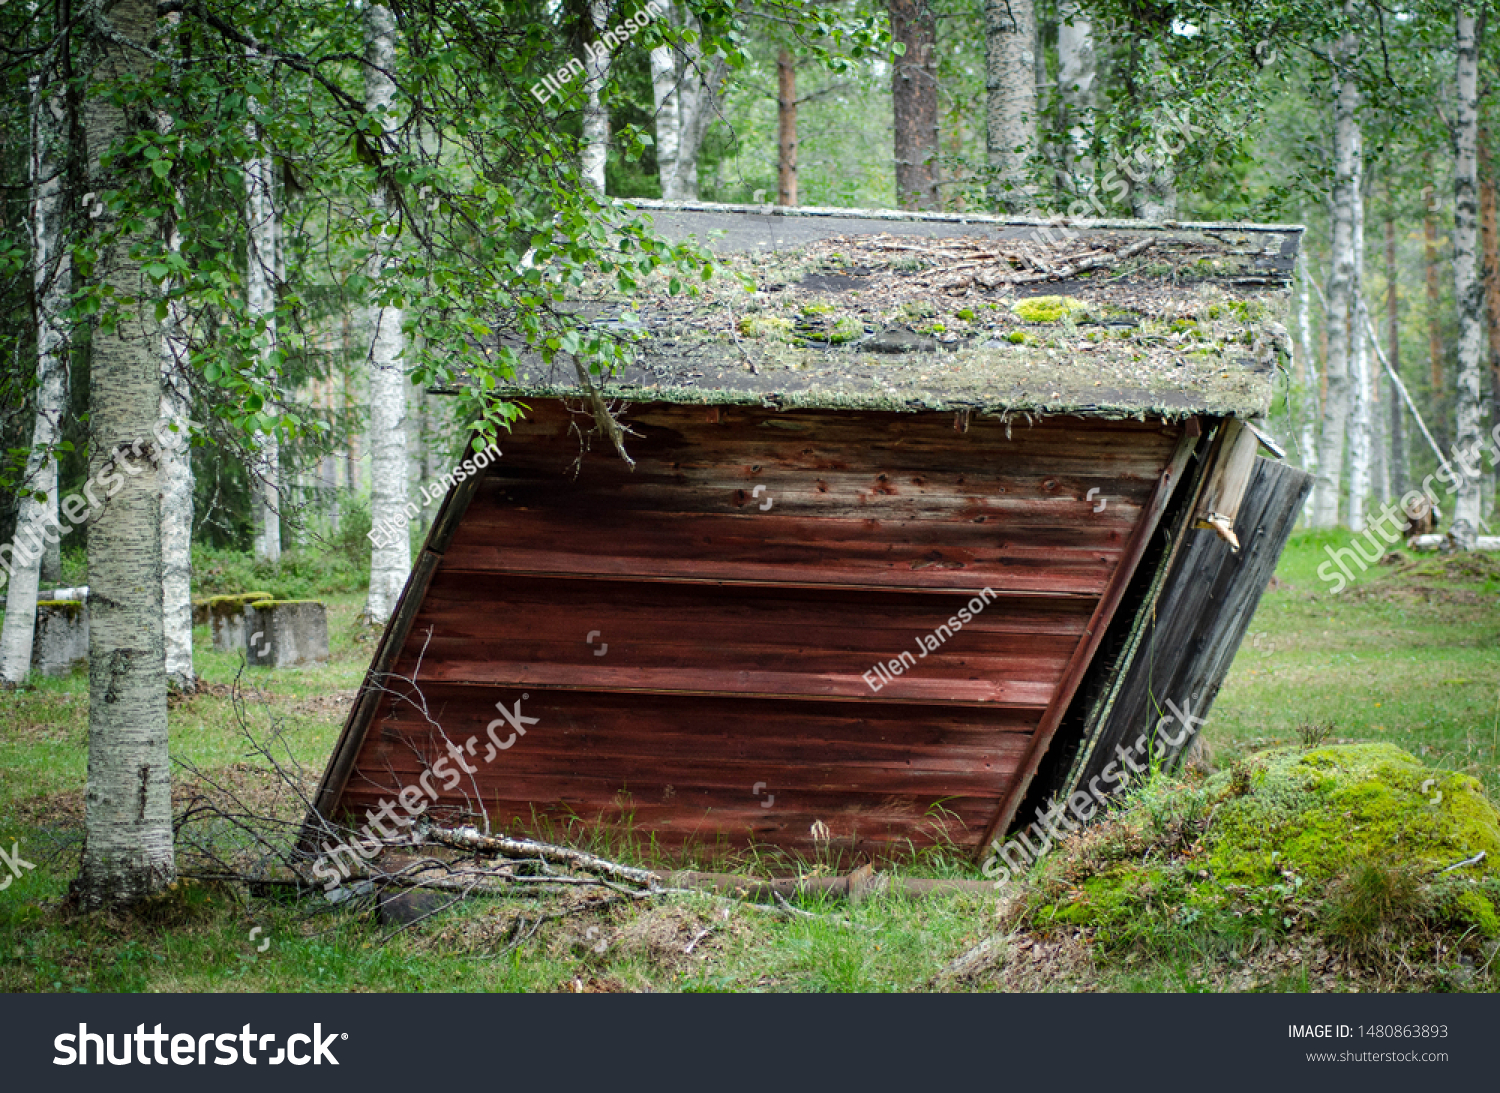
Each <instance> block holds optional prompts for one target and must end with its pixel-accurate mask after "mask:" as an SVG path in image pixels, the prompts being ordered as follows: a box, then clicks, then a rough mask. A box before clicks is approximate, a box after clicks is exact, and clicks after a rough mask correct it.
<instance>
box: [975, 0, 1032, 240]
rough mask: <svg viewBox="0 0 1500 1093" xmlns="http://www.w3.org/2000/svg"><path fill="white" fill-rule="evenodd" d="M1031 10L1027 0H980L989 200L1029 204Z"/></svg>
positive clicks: (1000, 205) (1016, 206)
mask: <svg viewBox="0 0 1500 1093" xmlns="http://www.w3.org/2000/svg"><path fill="white" fill-rule="evenodd" d="M1035 51H1036V10H1035V7H1034V5H1033V2H1032V0H985V4H984V58H985V144H986V149H987V152H988V160H989V165H990V169H991V171H992V172H993V177H992V179H991V181H990V184H989V187H988V190H989V199H990V203H991V204H992V205H993V206H994V207H995V208H997V209H1001V210H1003V211H1006V212H1024V211H1026V210H1028V209H1030V207H1031V181H1030V177H1029V176H1028V174H1027V163H1028V161H1029V160H1030V159H1031V156H1032V154H1033V153H1034V152H1035V151H1036V134H1037V118H1036V64H1035V60H1036V58H1035Z"/></svg>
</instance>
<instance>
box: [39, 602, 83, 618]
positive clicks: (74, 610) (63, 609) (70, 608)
mask: <svg viewBox="0 0 1500 1093" xmlns="http://www.w3.org/2000/svg"><path fill="white" fill-rule="evenodd" d="M36 609H37V610H38V611H41V610H43V609H45V610H48V611H55V612H57V613H58V614H61V615H67V616H68V617H69V618H75V619H76V618H77V617H78V616H79V615H80V614H81V613H82V612H83V601H82V600H37V601H36Z"/></svg>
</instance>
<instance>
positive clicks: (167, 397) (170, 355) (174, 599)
mask: <svg viewBox="0 0 1500 1093" xmlns="http://www.w3.org/2000/svg"><path fill="white" fill-rule="evenodd" d="M181 18H182V16H181V15H180V14H178V13H176V12H174V13H172V14H171V15H169V16H167V21H168V23H169V24H170V25H174V26H175V24H176V23H177V22H178V21H179V20H180V19H181ZM156 124H157V128H158V129H159V130H160V131H161V132H163V133H166V132H169V131H170V130H171V128H172V118H171V116H170V115H169V114H167V113H165V112H159V113H158V114H157V119H156ZM177 197H178V200H179V201H181V194H180V193H178V195H177ZM166 237H167V246H168V248H169V249H170V250H171V251H172V253H174V254H178V253H181V250H182V237H181V235H180V233H179V232H178V230H177V221H176V218H175V217H170V218H169V219H168V222H167V224H166ZM172 287H173V286H172V280H171V279H168V280H165V281H163V282H162V285H161V293H162V296H163V298H164V299H165V301H166V317H165V319H164V320H163V321H162V329H161V342H160V349H159V351H160V355H161V417H162V420H163V421H164V422H166V423H167V425H168V428H167V429H163V430H161V431H160V433H159V434H158V435H159V436H160V437H161V438H162V448H161V579H162V639H163V643H164V647H165V650H166V670H167V682H168V683H169V684H171V685H172V686H174V687H176V688H178V689H179V690H182V691H190V690H192V689H193V688H194V687H195V686H196V681H197V677H196V675H195V673H194V671H193V589H192V579H193V556H192V542H193V465H192V457H191V454H190V447H189V443H188V441H189V435H190V434H189V431H188V430H189V421H188V418H189V412H190V410H191V407H192V402H191V395H190V392H191V388H190V387H189V385H188V380H187V376H188V369H189V368H190V367H191V365H190V363H189V361H188V346H187V328H186V324H187V316H186V314H185V312H184V309H183V306H182V302H181V301H180V300H174V299H172V296H171V292H172Z"/></svg>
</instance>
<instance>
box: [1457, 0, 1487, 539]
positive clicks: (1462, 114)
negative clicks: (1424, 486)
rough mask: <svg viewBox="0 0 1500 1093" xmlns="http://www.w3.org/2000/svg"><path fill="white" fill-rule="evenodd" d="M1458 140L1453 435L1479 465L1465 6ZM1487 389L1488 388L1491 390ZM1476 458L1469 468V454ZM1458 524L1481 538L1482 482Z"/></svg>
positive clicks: (1473, 488) (1474, 201)
mask: <svg viewBox="0 0 1500 1093" xmlns="http://www.w3.org/2000/svg"><path fill="white" fill-rule="evenodd" d="M1455 52H1456V53H1457V61H1458V65H1457V67H1458V72H1457V76H1458V88H1457V96H1456V98H1457V103H1456V110H1457V133H1456V136H1457V140H1456V141H1455V151H1456V155H1455V157H1454V161H1453V296H1454V301H1455V303H1456V304H1457V305H1458V383H1457V390H1456V395H1457V399H1456V402H1455V405H1454V417H1453V433H1454V437H1453V439H1454V442H1455V447H1456V450H1457V453H1458V457H1459V462H1460V463H1461V464H1467V465H1469V466H1470V467H1472V466H1473V465H1474V464H1476V463H1478V462H1479V460H1478V451H1479V446H1480V444H1481V443H1482V442H1483V439H1484V406H1483V403H1482V400H1481V384H1480V377H1481V374H1482V361H1481V356H1482V354H1481V348H1482V341H1483V338H1484V294H1483V287H1482V286H1481V285H1480V282H1479V277H1478V275H1477V274H1478V235H1479V207H1478V187H1477V177H1476V176H1477V167H1476V145H1477V142H1478V136H1479V59H1478V47H1477V41H1476V27H1475V19H1474V16H1473V15H1472V14H1471V13H1469V12H1467V11H1465V10H1464V7H1463V4H1462V3H1460V4H1459V5H1458V11H1457V42H1456V48H1455ZM1486 386H1487V385H1486ZM1471 450H1472V451H1473V452H1474V453H1475V455H1474V458H1473V462H1470V460H1469V458H1468V456H1467V453H1469V452H1470V451H1471ZM1453 516H1454V519H1455V520H1464V521H1466V522H1467V523H1468V524H1469V526H1470V527H1471V528H1472V529H1473V530H1474V531H1475V532H1477V531H1478V529H1479V523H1480V517H1481V512H1480V480H1479V477H1478V475H1477V474H1475V475H1470V474H1468V473H1465V474H1464V476H1463V478H1462V479H1461V484H1460V485H1459V489H1458V496H1457V498H1456V499H1455V501H1454V514H1453Z"/></svg>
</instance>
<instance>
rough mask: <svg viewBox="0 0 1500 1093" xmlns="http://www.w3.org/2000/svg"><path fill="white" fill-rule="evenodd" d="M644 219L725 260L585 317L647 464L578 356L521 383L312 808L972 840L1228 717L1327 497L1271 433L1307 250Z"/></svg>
mask: <svg viewBox="0 0 1500 1093" xmlns="http://www.w3.org/2000/svg"><path fill="white" fill-rule="evenodd" d="M636 204H637V205H638V207H639V208H640V209H641V210H642V215H650V216H652V217H653V218H654V220H655V223H656V226H657V228H658V230H659V231H661V232H662V233H664V234H666V235H667V236H669V237H672V238H676V239H686V238H690V237H692V238H697V239H698V240H700V241H702V242H703V243H704V244H705V245H706V246H708V247H710V248H711V249H712V250H714V251H715V252H716V260H717V262H718V263H719V264H720V265H722V266H723V267H724V269H723V271H722V272H721V274H720V276H719V277H716V278H715V280H714V281H713V282H711V283H709V284H708V285H707V286H706V287H705V289H704V292H703V294H702V295H701V296H699V297H697V298H694V297H691V296H674V295H671V294H669V293H668V292H667V291H666V290H665V287H664V286H663V285H657V284H654V283H653V284H650V285H647V286H646V287H644V288H643V290H642V291H641V292H639V293H637V294H635V295H633V296H632V297H630V298H628V299H618V298H611V297H608V296H603V297H600V298H599V299H595V300H593V301H590V302H589V304H588V305H587V306H589V307H590V308H591V309H592V311H591V314H593V315H595V316H596V318H595V320H594V321H596V322H598V323H600V324H607V325H611V326H613V327H615V328H623V329H629V330H633V331H639V332H640V333H641V334H642V335H643V337H644V340H643V343H642V347H641V351H640V359H639V362H638V363H637V365H635V366H633V367H632V368H631V369H630V370H629V371H627V372H625V373H624V374H621V375H617V376H614V377H610V378H607V379H606V380H604V381H603V382H602V383H600V384H599V391H598V393H599V394H600V396H602V397H603V398H604V399H606V400H608V401H609V403H610V405H611V406H612V407H613V410H614V412H615V415H616V417H617V418H618V420H619V421H620V422H621V423H622V424H623V425H625V426H627V427H628V430H629V431H628V434H627V435H625V436H624V438H623V439H624V443H625V446H626V449H627V451H628V453H629V455H630V457H631V459H633V460H634V466H633V467H632V466H630V465H628V464H627V463H626V462H625V461H624V460H622V459H621V458H620V456H619V455H618V454H616V451H615V449H614V446H613V445H612V444H611V442H610V441H609V440H608V439H607V438H605V437H602V436H601V435H599V432H598V431H597V429H596V422H595V418H594V416H593V414H592V411H591V407H590V403H589V400H588V399H586V398H584V397H583V394H582V392H581V391H580V390H579V388H578V380H577V378H576V372H575V370H574V368H573V367H572V364H571V362H563V363H559V364H557V365H556V366H544V365H542V364H541V363H540V362H537V361H532V362H530V363H529V364H528V365H527V367H526V368H525V369H524V370H523V371H524V374H523V375H520V376H518V377H517V380H516V383H515V386H514V388H513V389H511V390H508V391H504V392H501V394H502V395H503V396H504V397H509V398H513V399H517V400H519V401H521V402H522V403H524V404H525V405H526V406H527V407H528V408H529V409H528V411H527V413H526V415H525V417H524V418H523V419H522V420H521V421H520V422H518V423H517V424H516V426H515V428H514V431H513V432H512V433H511V434H510V435H509V436H508V437H503V438H502V440H501V443H500V447H501V449H502V451H503V454H502V456H501V457H500V458H499V459H498V460H496V461H495V462H494V463H493V464H492V465H491V466H489V467H488V468H486V469H484V470H483V471H482V472H481V473H479V474H476V475H474V476H471V477H469V478H468V479H467V480H466V481H464V482H462V483H460V484H458V485H456V486H455V487H454V488H453V489H452V490H451V491H450V493H449V495H448V497H447V498H446V500H445V502H444V504H443V507H442V509H441V511H440V513H439V515H438V516H437V518H436V520H435V522H434V524H433V526H432V528H431V531H430V533H429V535H428V538H427V542H426V545H425V547H424V548H423V550H422V552H421V555H420V557H419V559H418V560H417V563H416V565H415V567H414V570H413V573H412V576H411V579H410V581H409V582H408V584H407V587H406V591H405V593H404V596H403V598H402V601H401V604H400V606H399V608H398V610H397V611H396V613H395V615H394V617H393V618H392V620H391V622H390V624H389V626H388V627H387V628H386V631H385V634H384V636H383V638H382V641H381V644H380V647H379V649H378V651H377V653H376V655H375V658H374V661H373V663H372V664H371V667H370V670H369V674H368V676H367V678H366V680H365V683H364V685H363V687H362V688H361V690H360V692H359V695H358V698H357V700H356V702H355V704H354V707H353V709H352V711H351V713H350V716H349V719H348V723H347V725H346V726H345V729H344V732H343V735H342V736H341V738H340V740H339V742H338V745H337V747H336V749H335V751H334V754H333V757H332V759H331V761H330V763H329V766H328V769H327V771H326V773H325V774H324V777H323V781H322V785H321V787H320V789H319V792H318V796H317V799H316V802H315V806H316V808H317V810H318V812H319V813H321V814H322V815H323V816H326V817H331V818H335V819H337V818H341V817H346V816H350V815H354V816H360V817H362V816H364V814H365V813H366V811H367V810H376V809H379V808H380V807H381V802H383V801H395V800H396V799H397V798H398V796H399V795H400V794H401V793H402V791H403V790H407V791H408V795H409V796H410V797H411V798H412V799H413V801H419V802H420V804H421V807H423V808H429V811H431V812H436V813H443V812H445V811H446V812H447V813H448V814H449V815H450V816H451V815H456V814H459V813H463V814H467V815H471V816H472V815H474V814H476V813H477V812H478V811H479V810H481V809H482V810H483V811H484V812H485V813H487V814H488V817H489V820H490V823H491V825H492V826H494V827H496V828H497V829H508V830H513V831H514V830H523V829H524V830H533V831H535V830H538V829H541V830H546V829H547V827H548V825H551V829H552V830H553V831H554V832H555V831H556V830H557V829H558V828H559V827H565V826H566V825H567V824H569V823H573V822H579V821H581V822H584V823H587V824H595V823H604V824H620V825H628V826H629V827H630V828H631V829H632V830H633V831H634V832H635V834H636V835H638V836H640V837H643V838H646V839H650V840H655V842H656V843H657V844H659V845H660V846H662V847H663V848H681V847H689V848H691V847H706V848H713V847H717V846H721V845H732V846H742V845H746V844H752V843H754V844H763V845H769V846H775V847H781V848H785V849H789V850H794V851H813V850H818V849H822V848H825V847H832V848H840V849H847V850H852V851H855V852H858V853H866V854H869V855H872V856H883V855H888V854H891V853H897V852H904V851H906V850H907V849H908V848H910V847H912V846H925V845H931V844H934V843H938V842H945V843H951V844H954V845H957V846H960V847H963V848H967V849H968V850H970V851H972V852H973V853H975V854H976V855H980V854H982V852H983V849H984V847H985V846H986V845H987V844H988V843H989V842H990V841H991V840H992V839H994V838H996V837H997V836H999V835H1002V834H1003V833H1004V832H1005V831H1006V830H1007V829H1008V828H1009V827H1010V826H1011V825H1012V824H1013V823H1015V822H1016V821H1017V820H1018V819H1020V818H1021V817H1022V816H1023V814H1024V815H1026V816H1027V817H1028V818H1029V815H1030V812H1031V810H1033V809H1034V808H1036V807H1039V806H1041V805H1042V804H1044V803H1045V802H1046V801H1048V800H1050V799H1053V798H1056V797H1058V796H1066V795H1067V794H1069V793H1071V792H1075V791H1078V790H1080V789H1081V788H1082V787H1084V786H1087V785H1088V784H1089V780H1090V779H1091V778H1093V779H1095V780H1096V781H1095V784H1096V785H1097V776H1098V775H1099V773H1100V772H1101V770H1103V769H1104V768H1105V767H1106V766H1107V765H1108V763H1109V761H1110V758H1111V756H1112V755H1115V754H1118V751H1117V749H1118V748H1120V747H1121V746H1124V747H1126V748H1129V747H1130V746H1131V741H1132V740H1133V739H1136V738H1138V737H1139V736H1140V735H1141V734H1142V733H1143V732H1144V731H1146V730H1147V729H1148V728H1149V727H1150V726H1152V725H1155V724H1157V723H1158V722H1160V721H1161V720H1162V718H1163V717H1164V716H1165V715H1168V714H1169V710H1171V709H1179V710H1180V709H1182V708H1183V707H1186V711H1190V714H1191V716H1189V717H1188V719H1187V720H1188V727H1189V728H1195V727H1196V725H1195V723H1194V721H1193V718H1197V719H1202V718H1205V717H1206V716H1207V714H1208V710H1209V707H1210V706H1211V704H1212V702H1213V698H1214V695H1215V693H1216V692H1217V689H1218V687H1219V684H1220V682H1221V680H1222V679H1223V675H1224V673H1225V671H1226V670H1227V668H1228V665H1229V662H1230V660H1231V659H1232V657H1233V655H1234V651H1235V649H1236V647H1237V646H1238V644H1239V641H1240V638H1241V636H1242V635H1243V633H1244V630H1245V627H1246V625H1247V623H1248V621H1249V618H1250V615H1251V614H1252V612H1253V610H1254V607H1255V604H1256V602H1257V600H1258V598H1259V596H1260V593H1261V591H1262V589H1263V588H1264V586H1265V584H1266V583H1267V581H1268V580H1269V577H1270V573H1271V570H1272V568H1273V567H1274V565H1275V561H1276V558H1277V556H1278V555H1279V553H1280V551H1281V549H1282V547H1283V545H1284V543H1285V540H1286V537H1287V535H1288V534H1289V532H1290V530H1291V527H1292V524H1293V522H1294V520H1295V516H1296V513H1297V511H1298V510H1299V508H1300V506H1301V503H1302V500H1303V497H1304V496H1305V494H1306V492H1307V490H1308V488H1309V487H1310V480H1309V479H1308V477H1307V476H1306V475H1304V474H1302V473H1301V472H1299V471H1296V470H1294V469H1292V468H1289V467H1286V466H1284V465H1282V464H1280V463H1277V462H1275V461H1273V460H1268V459H1265V458H1261V457H1257V455H1256V448H1257V443H1258V442H1259V441H1258V436H1259V435H1260V434H1258V432H1257V430H1255V429H1254V428H1251V427H1247V425H1248V424H1250V423H1253V422H1254V420H1255V419H1257V418H1259V417H1260V416H1262V415H1263V414H1265V412H1266V411H1267V410H1268V409H1269V407H1270V403H1271V398H1272V393H1273V386H1274V381H1275V378H1276V374H1277V371H1278V369H1279V368H1280V366H1281V365H1282V364H1283V363H1284V361H1285V359H1286V353H1287V340H1286V336H1285V331H1284V328H1283V326H1282V322H1283V318H1284V311H1285V308H1286V287H1285V286H1286V283H1287V280H1288V278H1289V276H1290V274H1291V271H1292V269H1293V265H1294V262H1295V258H1296V251H1297V246H1298V242H1299V239H1300V229H1298V228H1294V227H1275V226H1270V227H1267V226H1255V225H1188V224H1168V225H1160V224H1146V223H1140V222H1134V221H1123V222H1118V223H1114V222H1111V223H1102V222H1093V223H1089V224H1086V225H1082V226H1079V227H1071V228H1064V229H1057V228H1047V227H1046V226H1045V225H1043V224H1042V223H1041V222H1038V221H1021V220H1001V219H993V218H981V217H970V218H959V217H955V216H942V215H925V216H924V215H920V214H884V213H882V214H865V213H858V212H848V211H837V210H776V211H775V215H772V214H771V213H770V212H768V210H766V209H763V208H751V207H727V206H710V205H682V204H672V205H668V204H664V203H657V202H638V203H636ZM736 274H741V275H744V276H746V277H748V278H751V279H752V280H753V288H754V291H753V292H747V291H746V287H745V286H744V285H742V284H741V283H740V282H739V281H737V280H736V279H735V276H734V275H736ZM1233 543H1237V545H1238V546H1239V549H1238V551H1236V550H1235V549H1234V548H1233V546H1232V545H1231V544H1233ZM418 691H420V696H421V699H420V703H419V702H418V701H414V700H415V699H416V695H417V692H418ZM1169 702H1170V705H1169ZM497 712H498V713H499V714H500V716H499V717H498V718H497ZM1190 738H1191V734H1190V733H1189V734H1188V735H1186V736H1184V735H1183V734H1182V733H1174V734H1172V738H1171V740H1170V745H1168V743H1167V742H1166V738H1161V739H1158V740H1157V741H1156V742H1155V743H1154V744H1153V749H1154V750H1155V751H1156V752H1157V757H1158V758H1162V757H1163V753H1165V757H1166V758H1170V757H1171V756H1172V755H1174V754H1177V753H1180V751H1181V750H1182V748H1184V747H1186V746H1187V743H1188V740H1189V739H1190ZM424 776H425V778H424ZM439 776H440V777H439ZM413 787H419V788H415V789H414V788H413ZM429 806H430V807H429Z"/></svg>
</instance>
